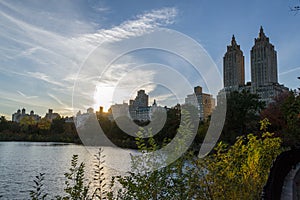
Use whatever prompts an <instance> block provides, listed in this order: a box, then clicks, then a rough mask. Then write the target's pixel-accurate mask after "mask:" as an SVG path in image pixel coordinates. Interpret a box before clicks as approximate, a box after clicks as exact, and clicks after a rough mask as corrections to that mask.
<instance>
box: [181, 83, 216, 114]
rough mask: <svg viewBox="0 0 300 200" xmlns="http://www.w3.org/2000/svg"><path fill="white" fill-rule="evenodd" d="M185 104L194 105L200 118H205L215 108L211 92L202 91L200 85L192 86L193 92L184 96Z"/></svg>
mask: <svg viewBox="0 0 300 200" xmlns="http://www.w3.org/2000/svg"><path fill="white" fill-rule="evenodd" d="M185 104H187V105H193V106H195V107H196V108H197V109H198V111H199V118H200V120H207V119H208V117H209V116H210V115H211V114H212V112H213V109H214V108H215V99H214V98H213V96H212V95H211V94H206V93H203V92H202V87H200V86H197V87H195V88H194V94H189V95H187V97H186V98H185Z"/></svg>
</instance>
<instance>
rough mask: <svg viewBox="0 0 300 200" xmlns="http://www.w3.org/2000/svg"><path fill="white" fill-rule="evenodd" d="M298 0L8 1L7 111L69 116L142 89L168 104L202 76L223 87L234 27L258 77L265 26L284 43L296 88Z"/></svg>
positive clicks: (2, 39)
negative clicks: (256, 62) (256, 61)
mask: <svg viewBox="0 0 300 200" xmlns="http://www.w3.org/2000/svg"><path fill="white" fill-rule="evenodd" d="M296 5H300V2H299V1H298V0H276V1H274V0H273V1H271V0H265V1H261V0H253V1H241V0H227V1H221V0H220V1H209V0H197V1H196V0H187V1H180V0H169V1H168V0H166V1H160V0H152V1H146V0H131V1H121V0H118V1H117V0H112V1H110V0H104V1H101V0H74V1H73V0H64V1H54V0H50V1H41V0H25V1H24V0H1V1H0V30H1V31H0V85H1V87H0V115H4V116H6V117H7V118H8V119H11V114H12V113H14V112H16V111H17V109H22V108H26V110H27V112H30V111H31V110H34V111H35V113H37V114H39V115H41V116H44V115H45V113H46V112H47V111H48V109H49V108H52V109H53V110H54V112H58V113H60V114H61V115H63V116H71V115H73V114H74V113H76V112H77V111H78V110H81V111H82V112H84V111H85V110H86V109H87V108H88V107H94V108H98V107H99V106H104V109H105V110H107V109H108V107H109V106H110V105H111V104H114V103H123V101H125V102H127V101H128V100H129V99H130V98H131V99H132V98H134V97H135V95H136V92H137V90H139V89H145V90H146V93H148V94H149V96H150V102H152V101H153V99H156V100H157V103H158V104H159V105H163V106H164V105H167V106H172V105H175V104H176V103H177V102H179V103H182V102H183V101H184V97H185V96H186V95H187V94H190V93H191V92H192V88H193V87H194V86H197V85H201V86H202V87H203V89H204V92H207V93H212V94H213V95H216V93H217V89H216V88H217V86H218V87H220V84H219V82H218V81H219V79H220V78H222V70H223V69H222V68H223V56H224V54H225V51H226V46H227V45H229V44H230V41H231V37H232V35H233V34H234V35H235V38H236V41H237V43H238V44H239V45H240V46H241V49H242V51H243V52H244V56H245V77H246V81H251V80H250V79H251V78H250V50H251V48H252V46H253V44H254V38H256V37H258V33H259V28H260V26H263V28H264V31H265V34H266V35H267V36H268V37H269V38H270V42H271V43H272V44H273V45H274V46H275V49H276V51H277V61H278V75H279V83H281V84H284V85H285V86H287V87H289V88H291V89H296V88H297V87H298V86H299V80H297V76H299V75H300V63H299V52H300V45H299V44H300V34H299V31H300V12H299V13H295V12H292V11H290V7H293V6H296ZM161 30H163V31H162V32H159V31H161ZM157 31H158V32H157ZM157 33H159V34H157ZM195 43H196V44H197V45H195ZM147 45H148V46H147ZM193 45H194V46H193ZM149 47H150V48H149ZM178 52H179V53H178ZM197 55H199V57H198V60H201V62H200V63H198V64H199V66H197V65H198V64H197ZM191 60H192V61H191ZM193 61H195V62H193ZM194 65H195V66H196V67H195V66H194ZM199 68H200V73H199ZM203 70H204V71H203ZM216 71H218V73H216ZM214 80H215V81H216V84H215V86H216V87H212V83H213V81H214ZM220 89H221V88H220Z"/></svg>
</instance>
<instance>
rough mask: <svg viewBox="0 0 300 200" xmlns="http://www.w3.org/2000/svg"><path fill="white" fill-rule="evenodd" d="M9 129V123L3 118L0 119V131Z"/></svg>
mask: <svg viewBox="0 0 300 200" xmlns="http://www.w3.org/2000/svg"><path fill="white" fill-rule="evenodd" d="M8 128H9V123H8V121H7V120H6V118H5V117H4V116H1V117H0V131H4V130H7V129H8Z"/></svg>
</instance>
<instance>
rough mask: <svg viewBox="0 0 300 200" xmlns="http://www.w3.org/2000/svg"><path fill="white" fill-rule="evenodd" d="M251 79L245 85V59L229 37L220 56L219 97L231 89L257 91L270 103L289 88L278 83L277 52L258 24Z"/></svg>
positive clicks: (252, 52)
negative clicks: (224, 50)
mask: <svg viewBox="0 0 300 200" xmlns="http://www.w3.org/2000/svg"><path fill="white" fill-rule="evenodd" d="M250 60H251V62H250V63H251V82H248V83H246V84H245V61H244V55H243V51H242V50H241V48H240V45H238V44H237V42H236V40H235V37H234V36H232V40H231V44H230V45H229V46H227V51H226V53H225V55H224V58H223V78H224V89H223V90H221V91H220V93H219V96H221V94H224V93H229V92H232V91H242V90H248V91H250V92H251V93H256V94H258V95H259V96H260V98H261V100H262V101H264V102H266V104H269V103H271V102H273V101H274V98H275V97H276V96H278V95H280V94H281V93H283V92H287V91H288V90H289V89H288V88H287V87H285V86H284V85H281V84H279V83H278V67H277V52H276V50H275V48H274V45H273V44H271V43H270V41H269V38H268V37H267V36H266V35H265V33H264V30H263V28H262V27H260V31H259V35H258V38H255V39H254V46H253V47H252V49H251V51H250Z"/></svg>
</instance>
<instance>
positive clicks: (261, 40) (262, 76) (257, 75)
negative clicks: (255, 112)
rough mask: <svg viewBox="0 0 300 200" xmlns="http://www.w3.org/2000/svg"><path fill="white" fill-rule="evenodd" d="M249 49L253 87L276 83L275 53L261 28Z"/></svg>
mask: <svg viewBox="0 0 300 200" xmlns="http://www.w3.org/2000/svg"><path fill="white" fill-rule="evenodd" d="M254 41H255V44H254V46H253V47H252V49H251V81H252V86H253V87H259V86H265V85H271V84H277V83H278V75H277V53H276V51H275V49H274V46H273V45H272V44H271V43H270V42H269V38H268V37H266V35H265V33H264V30H263V28H262V26H261V27H260V31H259V35H258V38H255V39H254Z"/></svg>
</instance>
